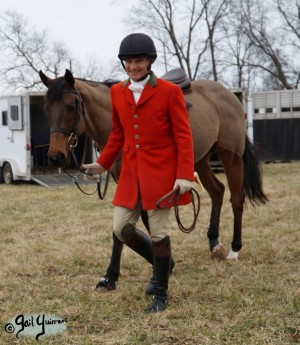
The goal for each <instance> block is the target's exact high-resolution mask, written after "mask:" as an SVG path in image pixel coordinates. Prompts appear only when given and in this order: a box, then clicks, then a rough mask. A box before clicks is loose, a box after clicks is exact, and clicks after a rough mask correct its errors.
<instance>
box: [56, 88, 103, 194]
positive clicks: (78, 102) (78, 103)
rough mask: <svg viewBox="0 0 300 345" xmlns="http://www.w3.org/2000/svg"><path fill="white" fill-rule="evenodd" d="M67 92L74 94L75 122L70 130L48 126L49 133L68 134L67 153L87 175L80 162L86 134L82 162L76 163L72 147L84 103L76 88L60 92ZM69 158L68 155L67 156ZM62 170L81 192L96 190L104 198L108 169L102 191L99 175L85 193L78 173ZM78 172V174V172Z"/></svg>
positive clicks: (74, 143)
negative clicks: (92, 188)
mask: <svg viewBox="0 0 300 345" xmlns="http://www.w3.org/2000/svg"><path fill="white" fill-rule="evenodd" d="M67 93H72V94H75V95H76V98H75V107H76V108H75V110H76V119H75V122H74V124H73V126H72V129H71V131H68V130H66V129H65V128H62V127H51V128H50V133H53V132H58V133H63V134H66V135H69V138H68V145H69V150H68V154H69V156H70V154H71V155H72V157H73V160H74V163H75V165H76V167H77V169H78V170H79V171H80V173H82V174H84V175H87V173H86V171H85V170H83V169H82V164H83V162H84V161H85V158H86V151H87V136H85V141H84V150H83V155H82V163H81V164H79V163H78V160H77V157H76V155H75V152H74V149H75V148H76V146H77V145H78V137H77V134H76V127H77V125H78V123H79V121H80V113H81V111H80V110H81V109H82V115H83V118H84V120H85V111H84V104H83V100H82V98H81V96H80V93H79V92H78V90H77V89H76V88H75V90H66V91H63V92H62V94H67ZM68 159H69V157H68ZM64 172H65V173H66V174H67V175H68V176H70V177H71V178H72V180H73V182H74V183H75V184H76V186H77V187H78V189H79V190H80V191H81V192H82V193H83V194H86V195H93V194H95V193H96V192H98V196H99V198H100V199H101V200H103V199H104V198H105V195H106V192H107V188H108V182H109V174H110V173H109V171H108V173H107V175H106V178H105V184H104V189H103V192H102V190H101V184H102V181H103V177H102V176H100V180H99V181H98V182H97V188H96V190H95V191H94V192H92V193H87V192H85V191H84V190H83V189H82V188H81V187H80V185H79V183H78V175H77V176H75V175H71V174H70V173H68V172H67V171H66V170H65V169H64ZM80 173H79V174H80Z"/></svg>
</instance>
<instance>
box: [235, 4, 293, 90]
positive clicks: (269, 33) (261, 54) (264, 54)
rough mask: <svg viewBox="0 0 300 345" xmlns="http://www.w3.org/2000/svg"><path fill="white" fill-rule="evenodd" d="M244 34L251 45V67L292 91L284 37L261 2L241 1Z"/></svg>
mask: <svg viewBox="0 0 300 345" xmlns="http://www.w3.org/2000/svg"><path fill="white" fill-rule="evenodd" d="M240 5H241V13H242V19H243V26H244V33H245V35H246V36H247V37H248V39H249V41H250V44H251V50H252V54H251V57H252V59H251V61H249V65H250V66H252V67H254V68H257V69H260V70H261V71H262V73H263V72H265V73H266V74H267V75H268V77H269V78H270V77H273V78H274V80H279V81H280V83H281V85H282V88H286V89H291V88H292V85H291V80H290V79H289V75H288V71H289V69H290V65H289V59H288V57H287V54H286V53H285V51H284V50H283V48H282V47H283V44H284V35H283V34H282V33H281V32H280V31H279V30H278V28H276V27H275V26H274V25H272V23H271V22H270V20H269V18H268V17H267V16H266V8H264V6H263V4H262V3H261V2H260V1H259V0H247V1H245V0H241V1H240Z"/></svg>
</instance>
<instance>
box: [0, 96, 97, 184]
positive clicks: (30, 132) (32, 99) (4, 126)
mask: <svg viewBox="0 0 300 345" xmlns="http://www.w3.org/2000/svg"><path fill="white" fill-rule="evenodd" d="M44 95H45V92H42V91H28V92H25V93H23V94H21V95H17V96H16V95H14V96H8V97H1V98H0V183H5V184H12V183H14V182H16V181H35V182H37V183H39V184H41V185H44V186H45V187H47V186H48V184H49V183H51V179H52V180H53V178H54V179H55V184H60V183H59V181H61V182H62V184H65V183H64V182H66V181H71V179H70V178H69V177H68V176H67V175H66V174H60V171H59V170H58V169H57V168H55V167H54V166H52V165H51V164H50V163H49V162H48V157H47V152H48V148H49V141H50V128H49V124H48V120H47V117H46V115H45V112H44V110H43V107H44V104H43V103H44ZM83 146H84V139H83V138H79V144H78V148H76V152H75V153H76V157H77V159H78V161H79V162H80V159H81V157H82V154H83ZM91 146H92V145H91V143H89V150H88V159H89V160H92V158H93V157H92V154H93V153H92V151H93V150H92V149H91ZM72 162H73V160H72ZM72 164H73V168H76V167H74V162H73V163H72ZM72 164H71V167H72ZM58 175H60V176H58Z"/></svg>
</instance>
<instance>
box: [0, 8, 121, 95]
mask: <svg viewBox="0 0 300 345" xmlns="http://www.w3.org/2000/svg"><path fill="white" fill-rule="evenodd" d="M0 19H1V24H0V51H1V61H0V78H1V85H2V86H3V84H5V85H6V87H7V89H8V90H10V89H11V90H16V89H20V88H24V89H40V88H43V85H42V83H41V81H40V78H39V74H38V72H39V70H43V71H44V72H45V73H46V74H48V75H50V76H52V77H55V78H56V77H58V76H59V75H63V74H64V72H65V69H66V68H68V69H70V70H72V71H73V73H74V74H75V75H76V76H77V77H80V78H86V79H90V80H96V81H101V80H103V79H102V76H103V75H105V72H104V71H103V69H101V68H100V67H99V65H98V64H97V61H96V60H95V59H92V58H91V59H89V60H87V62H86V63H85V64H84V65H82V64H81V63H80V62H79V61H78V60H77V59H75V58H73V57H72V56H71V54H70V52H69V51H68V49H67V48H66V46H65V45H64V44H63V43H62V42H57V41H54V42H53V41H50V39H49V38H48V33H47V32H46V31H45V30H39V31H36V30H35V29H34V28H33V27H31V26H30V25H29V24H28V22H27V20H26V19H25V18H24V17H23V16H22V15H21V14H19V13H17V12H11V11H7V12H5V14H3V15H2V16H1V17H0ZM115 71H116V69H112V70H111V71H110V72H109V74H107V76H109V77H110V78H112V77H113V75H114V74H116V73H115ZM106 79H107V78H106ZM2 88H3V87H2Z"/></svg>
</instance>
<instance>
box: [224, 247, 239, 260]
mask: <svg viewBox="0 0 300 345" xmlns="http://www.w3.org/2000/svg"><path fill="white" fill-rule="evenodd" d="M238 259H239V252H234V251H233V250H232V249H231V250H230V252H229V254H228V255H227V257H226V260H238Z"/></svg>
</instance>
